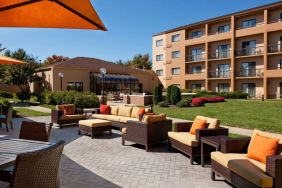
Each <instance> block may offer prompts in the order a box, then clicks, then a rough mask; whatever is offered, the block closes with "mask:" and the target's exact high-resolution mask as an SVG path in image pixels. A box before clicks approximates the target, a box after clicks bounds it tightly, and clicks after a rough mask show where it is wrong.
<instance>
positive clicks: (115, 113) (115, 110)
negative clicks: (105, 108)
mask: <svg viewBox="0 0 282 188" xmlns="http://www.w3.org/2000/svg"><path fill="white" fill-rule="evenodd" d="M118 109H119V107H118V106H111V115H115V116H117V115H118Z"/></svg>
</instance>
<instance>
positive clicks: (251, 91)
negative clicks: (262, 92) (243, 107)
mask: <svg viewBox="0 0 282 188" xmlns="http://www.w3.org/2000/svg"><path fill="white" fill-rule="evenodd" d="M241 91H242V92H243V93H247V94H248V96H249V97H251V98H253V97H255V96H256V84H255V83H243V84H241Z"/></svg>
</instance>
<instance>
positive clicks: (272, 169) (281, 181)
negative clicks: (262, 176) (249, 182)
mask: <svg viewBox="0 0 282 188" xmlns="http://www.w3.org/2000/svg"><path fill="white" fill-rule="evenodd" d="M266 173H267V174H268V175H270V176H271V177H273V178H274V184H275V185H274V186H273V187H279V186H281V185H282V155H272V156H268V157H267V158H266Z"/></svg>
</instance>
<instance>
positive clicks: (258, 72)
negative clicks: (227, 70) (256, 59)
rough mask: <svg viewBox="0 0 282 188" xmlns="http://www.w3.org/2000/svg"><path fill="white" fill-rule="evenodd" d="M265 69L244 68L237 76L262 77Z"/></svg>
mask: <svg viewBox="0 0 282 188" xmlns="http://www.w3.org/2000/svg"><path fill="white" fill-rule="evenodd" d="M262 76H263V69H252V68H250V69H242V70H240V71H239V72H238V73H237V77H262Z"/></svg>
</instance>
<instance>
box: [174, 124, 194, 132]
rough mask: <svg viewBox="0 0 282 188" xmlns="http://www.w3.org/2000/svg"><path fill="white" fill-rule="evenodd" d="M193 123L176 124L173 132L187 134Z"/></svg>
mask: <svg viewBox="0 0 282 188" xmlns="http://www.w3.org/2000/svg"><path fill="white" fill-rule="evenodd" d="M192 124H193V122H176V123H174V127H175V132H189V131H190V129H191V127H192Z"/></svg>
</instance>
